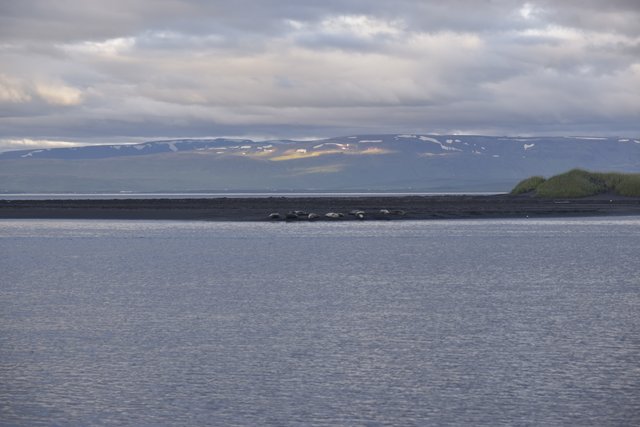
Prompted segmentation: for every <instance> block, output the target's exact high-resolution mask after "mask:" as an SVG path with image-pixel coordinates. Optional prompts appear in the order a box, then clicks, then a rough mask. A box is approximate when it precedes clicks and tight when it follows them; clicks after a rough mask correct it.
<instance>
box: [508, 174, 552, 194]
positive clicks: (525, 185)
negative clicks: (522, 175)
mask: <svg viewBox="0 0 640 427" xmlns="http://www.w3.org/2000/svg"><path fill="white" fill-rule="evenodd" d="M544 181H545V179H544V177H541V176H532V177H530V178H527V179H523V180H522V181H520V182H519V183H518V185H516V186H515V187H513V190H511V194H513V195H516V194H524V193H529V192H531V191H534V190H535V189H536V188H538V186H539V185H540V184H542V183H543V182H544Z"/></svg>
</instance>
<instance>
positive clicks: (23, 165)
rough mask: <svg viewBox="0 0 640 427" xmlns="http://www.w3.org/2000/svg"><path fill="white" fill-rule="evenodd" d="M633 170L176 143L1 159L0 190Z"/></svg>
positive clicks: (466, 156)
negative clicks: (576, 170)
mask: <svg viewBox="0 0 640 427" xmlns="http://www.w3.org/2000/svg"><path fill="white" fill-rule="evenodd" d="M573 168H584V169H591V170H606V171H613V172H637V171H640V140H636V139H621V138H580V137H544V138H512V137H495V136H466V135H465V136H459V135H354V136H344V137H338V138H329V139H323V140H315V141H291V140H271V141H253V140H249V139H223V138H217V139H178V140H165V141H151V142H146V143H143V144H135V145H106V146H87V147H74V148H54V149H42V150H21V151H9V152H4V153H0V192H117V191H138V192H189V191H434V192H439V191H442V192H473V191H504V192H508V191H509V190H510V189H511V188H512V187H513V186H514V185H515V184H516V183H517V182H518V181H519V180H520V179H521V178H522V177H523V176H527V175H534V174H543V175H547V176H548V175H553V174H557V173H560V172H563V171H566V170H568V169H573Z"/></svg>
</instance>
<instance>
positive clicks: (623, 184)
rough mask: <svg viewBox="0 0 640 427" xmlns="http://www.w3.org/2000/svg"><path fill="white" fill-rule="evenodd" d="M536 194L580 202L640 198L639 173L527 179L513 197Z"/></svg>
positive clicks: (569, 174)
mask: <svg viewBox="0 0 640 427" xmlns="http://www.w3.org/2000/svg"><path fill="white" fill-rule="evenodd" d="M529 192H534V193H535V195H536V196H539V197H546V198H578V197H588V196H595V195H596V194H601V193H614V194H618V195H620V196H630V197H640V174H639V173H598V172H589V171H585V170H582V169H573V170H570V171H569V172H566V173H563V174H560V175H556V176H553V177H551V178H549V179H547V180H545V179H544V178H542V177H540V176H534V177H531V178H527V179H525V180H523V181H521V182H520V183H518V185H516V186H515V187H514V189H513V190H512V191H511V194H522V193H529Z"/></svg>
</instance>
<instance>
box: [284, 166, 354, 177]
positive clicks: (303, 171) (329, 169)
mask: <svg viewBox="0 0 640 427" xmlns="http://www.w3.org/2000/svg"><path fill="white" fill-rule="evenodd" d="M344 168H345V166H344V165H341V164H334V165H324V166H313V167H309V168H299V169H295V170H294V171H293V173H292V174H291V175H292V176H302V175H313V174H323V173H324V174H327V173H338V172H342V171H343V170H344Z"/></svg>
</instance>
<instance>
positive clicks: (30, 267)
mask: <svg viewBox="0 0 640 427" xmlns="http://www.w3.org/2000/svg"><path fill="white" fill-rule="evenodd" d="M639 252H640V220H639V219H637V218H597V219H570V220H560V219H549V220H479V221H472V220H469V221H433V222H426V221H425V222H412V221H398V222H383V223H373V222H365V223H310V224H307V223H304V224H285V223H277V224H271V223H269V224H263V223H260V224H256V223H229V222H225V223H208V222H163V221H157V222H152V221H41V220H32V221H19V220H15V221H14V220H10V221H0V253H2V258H1V260H0V268H1V270H2V277H3V280H2V284H1V285H0V286H1V287H0V402H1V405H0V420H1V422H0V424H3V425H4V424H6V425H154V426H156V425H192V426H199V425H221V426H223V425H224V426H227V425H425V424H427V425H497V424H510V425H512V424H533V425H548V424H562V425H567V424H568V425H598V426H601V425H637V424H638V422H639V421H640V401H639V400H638V398H637V397H638V390H639V389H640V371H638V360H639V356H640V316H639V315H638V313H640V276H639V275H638V274H637V271H638V270H639V266H640V265H639V263H638V260H637V254H638V253H639Z"/></svg>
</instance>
